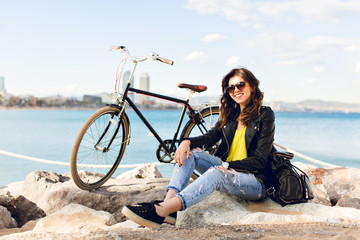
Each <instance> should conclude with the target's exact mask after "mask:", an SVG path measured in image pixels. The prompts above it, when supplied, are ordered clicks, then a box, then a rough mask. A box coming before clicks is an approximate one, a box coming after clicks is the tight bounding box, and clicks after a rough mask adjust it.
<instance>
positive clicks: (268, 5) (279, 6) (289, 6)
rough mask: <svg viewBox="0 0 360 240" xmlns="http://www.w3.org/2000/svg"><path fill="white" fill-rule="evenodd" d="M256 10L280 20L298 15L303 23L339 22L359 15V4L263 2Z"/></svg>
mask: <svg viewBox="0 0 360 240" xmlns="http://www.w3.org/2000/svg"><path fill="white" fill-rule="evenodd" d="M257 10H258V11H259V12H260V13H262V14H265V15H268V16H274V17H277V18H280V17H282V16H284V17H288V16H289V15H290V14H294V13H295V15H300V16H301V17H302V18H303V20H304V22H306V23H311V22H316V21H333V22H336V21H339V20H341V19H344V18H348V17H349V16H356V15H358V14H360V2H359V1H356V0H353V1H351V0H350V1H342V0H316V1H314V0H293V1H286V2H283V1H281V2H277V1H271V2H264V3H262V4H259V5H258V8H257Z"/></svg>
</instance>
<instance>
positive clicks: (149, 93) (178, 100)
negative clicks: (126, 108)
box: [125, 87, 195, 154]
mask: <svg viewBox="0 0 360 240" xmlns="http://www.w3.org/2000/svg"><path fill="white" fill-rule="evenodd" d="M128 91H131V92H135V93H138V94H142V95H147V96H151V97H156V98H160V99H164V100H167V101H171V102H176V103H179V104H183V105H184V107H183V109H182V112H181V116H180V120H179V123H178V126H177V128H176V131H175V134H174V137H173V139H172V143H171V146H170V148H168V147H167V146H166V144H165V142H164V141H163V140H162V138H161V137H160V136H159V134H158V133H157V132H156V131H155V129H154V128H153V127H152V126H151V124H150V123H149V122H148V121H147V120H146V118H145V117H144V115H143V114H142V113H141V111H140V110H139V109H138V107H137V106H136V105H135V103H134V102H133V101H132V100H131V99H130V98H129V97H128V96H127V93H128V92H127V91H126V96H125V101H126V102H127V103H128V104H129V105H130V106H131V108H132V109H134V111H135V112H136V114H137V115H138V116H139V117H140V119H141V120H142V121H143V123H144V124H145V125H146V126H147V128H148V129H149V130H150V132H151V133H152V134H153V135H154V136H155V138H156V139H157V140H158V141H159V143H160V144H161V146H162V147H163V148H164V149H165V150H166V152H167V153H168V154H170V153H171V152H172V151H174V150H175V142H176V139H177V136H178V134H179V131H180V128H181V123H182V121H183V119H184V115H185V112H186V109H189V111H190V115H191V116H194V114H195V112H194V110H193V109H192V107H191V106H190V105H189V100H186V101H185V100H182V99H178V98H173V97H169V96H165V95H161V94H156V93H152V92H148V91H144V90H140V89H136V88H131V87H130V88H128Z"/></svg>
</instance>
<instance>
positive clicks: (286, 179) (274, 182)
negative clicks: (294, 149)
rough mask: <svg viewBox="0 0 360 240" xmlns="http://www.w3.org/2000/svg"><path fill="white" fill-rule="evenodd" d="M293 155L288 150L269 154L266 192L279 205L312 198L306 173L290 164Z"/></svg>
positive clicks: (301, 201)
mask: <svg viewBox="0 0 360 240" xmlns="http://www.w3.org/2000/svg"><path fill="white" fill-rule="evenodd" d="M293 157H294V154H292V153H289V152H274V153H272V154H271V161H270V168H271V185H270V187H269V188H268V189H267V193H268V195H269V196H270V198H271V199H272V200H274V201H275V202H278V203H279V204H281V206H285V205H287V204H294V203H304V202H307V201H308V200H310V199H313V198H314V194H313V191H312V188H311V184H310V181H309V178H308V176H307V175H306V173H305V172H303V171H302V170H301V169H299V168H297V167H296V166H294V165H292V164H291V162H290V160H291V159H292V158H293Z"/></svg>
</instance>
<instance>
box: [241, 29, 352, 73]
mask: <svg viewBox="0 0 360 240" xmlns="http://www.w3.org/2000/svg"><path fill="white" fill-rule="evenodd" d="M352 42H353V41H352V40H349V39H344V38H336V37H329V36H315V37H311V38H300V37H298V36H296V35H295V34H292V33H286V32H261V33H259V34H258V35H256V36H255V37H254V38H251V39H246V40H241V41H240V44H241V45H244V46H246V47H249V48H253V49H263V50H265V51H267V52H269V53H270V54H271V55H272V56H273V57H274V58H275V59H277V61H276V62H275V63H274V65H276V66H285V65H297V64H304V63H322V62H323V61H324V59H326V57H327V56H329V55H331V54H332V53H334V52H338V51H344V50H345V49H346V48H347V46H349V45H350V44H352Z"/></svg>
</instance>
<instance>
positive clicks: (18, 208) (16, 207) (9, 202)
mask: <svg viewBox="0 0 360 240" xmlns="http://www.w3.org/2000/svg"><path fill="white" fill-rule="evenodd" d="M0 205H1V206H3V207H5V208H6V209H7V210H8V211H9V212H10V213H11V216H12V218H13V219H15V220H16V222H17V225H18V226H19V227H21V226H23V225H24V224H25V223H27V222H29V221H31V220H36V219H38V218H42V217H44V216H46V214H45V212H44V211H43V210H42V209H40V208H39V207H37V205H36V204H35V203H33V202H31V201H29V200H28V199H26V198H25V197H24V196H22V195H18V196H16V197H13V196H11V195H10V192H6V193H5V194H4V193H2V194H1V195H0Z"/></svg>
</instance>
